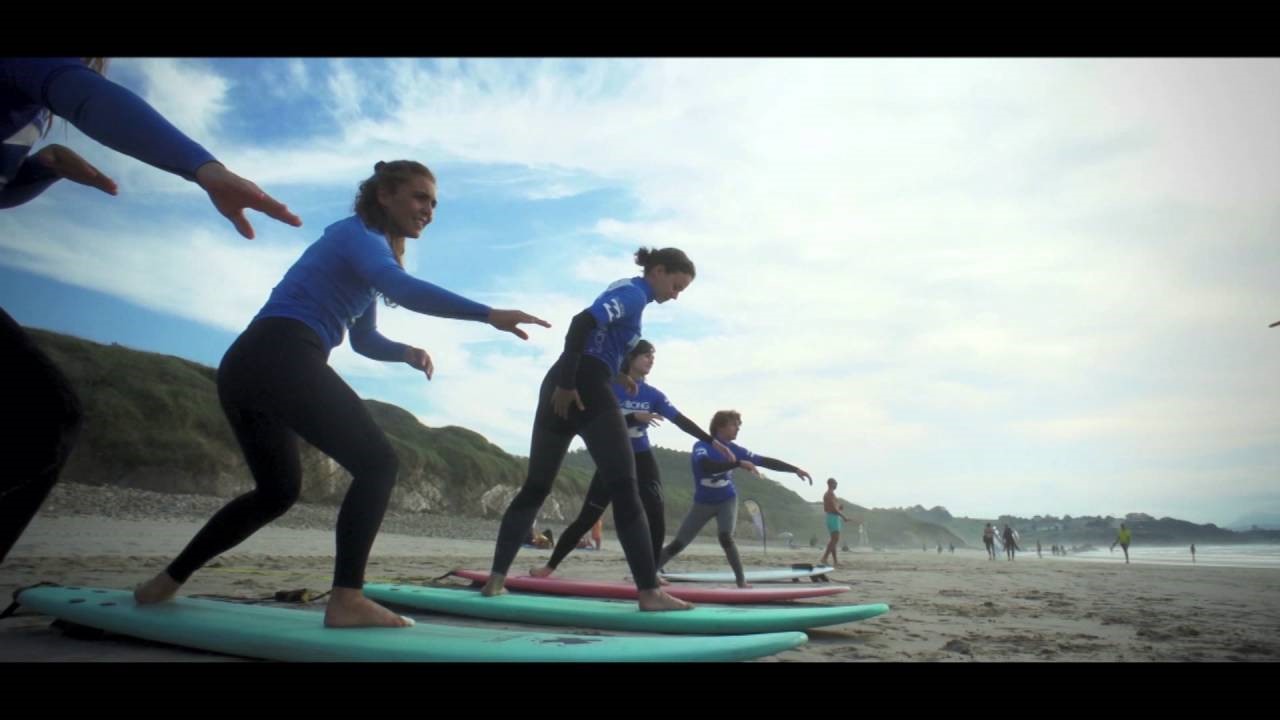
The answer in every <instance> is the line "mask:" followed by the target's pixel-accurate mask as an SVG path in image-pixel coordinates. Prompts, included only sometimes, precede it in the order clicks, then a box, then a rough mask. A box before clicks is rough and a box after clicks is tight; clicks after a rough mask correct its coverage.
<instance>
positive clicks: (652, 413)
mask: <svg viewBox="0 0 1280 720" xmlns="http://www.w3.org/2000/svg"><path fill="white" fill-rule="evenodd" d="M653 356H654V347H653V344H652V343H650V342H649V341H648V340H641V341H640V342H638V343H636V346H635V347H634V348H633V349H632V350H631V351H630V352H628V353H627V357H626V359H625V360H623V362H622V372H623V374H625V375H628V376H629V377H630V378H631V379H632V380H633V381H634V382H635V384H636V387H637V390H636V394H635V395H634V396H631V395H628V394H627V390H626V388H625V387H623V386H622V385H621V384H619V383H616V382H615V383H613V394H614V397H616V398H617V399H618V404H619V405H621V408H622V413H623V416H624V417H625V419H626V423H627V430H628V432H629V434H630V435H631V450H632V452H633V453H634V454H635V457H636V480H637V483H638V486H639V491H640V502H641V503H642V504H643V505H644V514H645V518H646V519H647V520H648V521H649V538H650V541H651V543H652V545H653V556H654V557H655V558H656V557H658V554H659V553H661V552H662V543H663V540H665V538H666V517H665V516H664V512H665V508H664V507H663V502H662V477H661V475H660V474H659V472H658V463H657V461H656V460H654V457H653V451H652V450H651V449H650V447H649V427H650V426H656V425H657V424H658V423H660V422H661V421H662V418H666V419H668V420H670V421H671V422H672V423H674V424H675V426H676V427H678V428H680V429H681V430H683V431H685V432H686V433H689V434H690V435H692V436H693V437H695V438H697V439H699V440H702V441H703V442H708V443H712V444H713V445H715V446H716V447H717V448H718V449H719V450H720V453H721V455H722V456H723V457H724V458H725V459H731V458H732V457H733V455H732V453H730V452H729V448H727V447H725V446H724V445H722V444H721V443H720V442H719V441H718V440H716V439H715V438H713V437H711V436H710V435H708V434H707V433H706V431H705V430H703V429H702V428H700V427H698V426H697V425H696V424H695V423H694V422H693V421H692V420H690V419H689V418H687V417H685V416H684V414H683V413H681V412H680V411H679V410H677V409H676V406H675V405H672V404H671V401H669V400H668V399H667V396H666V394H665V393H663V392H662V391H661V390H659V389H658V388H656V387H654V386H652V385H650V384H649V383H647V382H645V378H647V377H648V375H649V373H650V372H651V371H652V370H653V360H654V357H653ZM609 495H610V493H609V488H608V486H607V485H605V483H604V478H603V476H601V474H600V471H599V470H596V472H595V474H594V475H592V477H591V486H590V487H589V488H587V496H586V499H585V500H584V501H583V503H582V510H581V511H580V512H579V513H578V517H577V518H576V519H575V520H574V521H573V522H572V523H570V524H569V527H567V528H565V530H564V532H563V533H561V535H560V540H559V542H557V543H556V547H555V550H553V551H552V552H551V557H550V558H549V559H548V560H547V564H546V565H545V566H543V567H541V568H538V569H536V570H533V571H532V572H531V573H530V574H531V575H534V576H536V577H548V576H550V575H551V574H552V573H553V572H555V570H556V568H557V567H559V566H560V562H561V561H563V560H564V559H565V557H567V556H568V555H569V553H571V552H573V551H574V549H575V548H577V547H578V541H579V540H581V539H582V536H583V535H585V534H586V533H587V531H588V530H590V529H591V527H592V526H593V525H595V523H596V521H597V520H599V519H600V517H601V516H602V515H604V510H605V508H606V507H608V505H609Z"/></svg>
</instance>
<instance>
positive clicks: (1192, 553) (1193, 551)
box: [1191, 543, 1196, 562]
mask: <svg viewBox="0 0 1280 720" xmlns="http://www.w3.org/2000/svg"><path fill="white" fill-rule="evenodd" d="M1195 561H1196V544H1195V543H1191V562H1195Z"/></svg>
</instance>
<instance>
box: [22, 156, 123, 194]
mask: <svg viewBox="0 0 1280 720" xmlns="http://www.w3.org/2000/svg"><path fill="white" fill-rule="evenodd" d="M31 157H32V158H33V159H35V160H36V161H38V162H39V163H40V164H42V165H44V166H45V167H47V168H49V169H50V170H52V171H53V173H54V174H55V175H57V176H58V177H60V178H63V179H65V180H70V181H71V182H74V183H80V184H81V185H88V186H89V187H92V188H97V189H99V190H101V191H102V192H104V193H106V194H108V195H117V194H119V192H118V190H117V188H116V181H115V180H112V179H111V178H109V177H107V176H106V175H105V174H103V172H102V171H101V170H99V169H98V168H96V167H94V166H93V165H91V164H90V163H89V161H88V160H85V159H84V158H82V157H80V155H79V154H77V153H76V151H74V150H72V149H71V148H69V147H66V146H64V145H57V144H53V145H45V146H44V147H42V148H40V150H38V151H37V152H36V154H34V155H32V156H31Z"/></svg>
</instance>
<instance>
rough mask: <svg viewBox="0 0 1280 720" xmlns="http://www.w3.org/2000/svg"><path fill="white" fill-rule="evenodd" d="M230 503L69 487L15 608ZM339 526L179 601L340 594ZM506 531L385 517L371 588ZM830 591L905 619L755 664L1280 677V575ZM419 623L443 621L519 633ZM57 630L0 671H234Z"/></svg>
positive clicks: (1099, 569)
mask: <svg viewBox="0 0 1280 720" xmlns="http://www.w3.org/2000/svg"><path fill="white" fill-rule="evenodd" d="M153 496H154V497H153ZM220 504H221V501H220V500H218V499H217V498H204V497H195V496H165V495H159V494H155V493H140V492H139V491H126V490H120V489H107V488H91V487H86V486H71V487H65V488H64V487H61V486H60V487H59V488H57V489H56V491H55V494H54V495H53V496H52V497H51V498H50V501H49V502H47V503H46V505H45V508H44V509H43V510H42V511H41V513H40V514H39V515H38V516H37V517H36V519H35V520H34V521H33V522H32V524H31V526H30V527H29V528H28V530H27V532H26V533H25V535H24V536H23V538H22V540H21V541H20V542H19V544H18V545H17V547H16V548H15V549H14V550H13V552H12V553H11V554H10V556H9V558H8V559H7V560H6V561H5V563H4V565H3V566H0V592H3V593H4V596H3V597H4V598H6V602H7V600H8V599H9V598H10V597H11V596H12V593H13V591H14V590H16V589H17V588H20V587H23V586H26V585H30V584H34V583H37V582H41V581H50V582H55V583H60V584H78V585H88V586H94V587H107V588H130V587H132V586H133V585H134V584H136V583H137V582H139V581H141V580H143V579H145V578H147V577H149V576H150V575H152V574H153V573H155V572H156V571H157V570H159V569H161V568H163V567H164V565H165V564H166V563H167V562H168V560H169V559H170V558H171V557H172V555H173V554H174V553H176V552H177V551H178V550H179V549H180V548H181V547H182V545H183V544H185V543H186V542H187V541H188V540H189V539H190V538H191V536H192V535H193V534H194V532H195V531H196V530H197V529H198V528H199V526H200V524H201V523H202V522H203V518H204V517H207V515H204V513H207V512H212V510H211V508H216V507H217V506H218V505H220ZM206 506H207V507H206ZM335 515H336V508H331V507H314V506H312V507H308V506H301V505H300V506H298V507H296V508H294V510H292V511H290V513H289V515H286V516H285V518H282V519H281V520H280V521H278V522H277V523H276V524H274V525H272V526H269V527H267V528H265V529H264V530H263V531H262V532H260V533H259V534H258V535H256V536H254V537H253V538H251V539H250V540H249V541H247V542H245V543H244V544H243V545H241V546H240V547H239V548H237V549H236V550H234V551H233V552H231V553H229V554H227V555H224V556H222V557H221V558H219V559H217V560H215V561H214V563H212V564H211V565H210V566H208V567H206V568H205V569H204V570H202V571H201V572H199V573H197V574H196V575H195V576H194V577H193V578H192V580H191V581H190V582H189V583H188V584H187V585H186V587H185V588H184V593H185V594H207V595H223V596H234V597H240V598H264V597H268V596H270V595H272V594H273V593H274V592H275V591H278V590H291V589H299V588H308V589H311V590H315V591H324V590H327V589H328V588H329V582H330V579H331V571H332V560H331V555H332V546H333V533H332V531H331V530H329V529H326V526H325V523H330V524H331V523H332V518H333V517H334V516H335ZM496 525H497V523H496V521H493V520H479V519H475V520H469V519H465V518H454V517H450V518H443V517H439V516H403V517H397V516H388V521H387V523H386V525H384V530H383V533H382V534H381V535H380V536H379V538H378V541H377V543H376V544H375V546H374V549H373V555H372V558H371V560H370V564H369V570H368V576H367V579H368V581H370V582H398V583H419V584H425V583H430V582H432V581H433V580H434V579H435V578H438V577H439V576H442V575H444V574H446V573H447V572H448V571H450V570H452V569H454V568H460V567H466V568H475V569H487V567H488V564H489V561H490V559H491V557H492V551H493V543H492V539H491V538H492V536H493V533H494V532H495V530H496ZM555 529H556V530H557V531H558V530H559V529H560V528H559V527H556V528H555ZM741 550H742V555H743V560H744V563H745V564H746V565H748V566H749V567H753V566H754V567H760V566H777V565H786V564H789V563H792V562H816V561H817V559H818V555H819V554H820V552H821V550H820V549H817V550H814V549H810V548H808V547H805V548H793V549H788V548H785V547H784V548H775V547H772V546H771V547H770V548H769V550H768V553H767V555H766V554H764V553H763V552H762V549H761V548H760V547H759V546H758V545H750V544H748V545H744V546H743V547H742V548H741ZM548 554H549V553H548V552H547V551H545V550H541V551H540V550H531V549H525V550H522V551H521V554H520V556H519V557H518V558H517V559H516V564H515V566H514V567H513V572H525V571H527V570H528V568H530V567H532V566H534V565H539V564H541V561H542V560H544V559H545V558H546V557H547V555H548ZM726 568H727V565H726V563H725V562H724V558H723V555H722V553H721V551H720V548H719V546H718V545H716V544H714V543H709V542H699V543H695V544H694V545H693V546H691V547H690V548H689V549H688V550H686V551H685V552H684V553H683V555H682V556H681V557H680V558H679V559H677V561H675V562H673V563H672V565H671V566H670V567H669V569H670V570H673V571H674V570H722V569H726ZM561 574H562V575H564V576H566V577H584V578H598V579H614V580H620V579H623V578H624V577H625V576H626V575H627V566H626V562H625V560H624V558H623V556H622V552H621V549H620V547H619V546H618V544H617V541H616V539H615V538H614V537H612V535H611V534H610V533H606V539H605V549H604V550H603V551H601V552H579V553H576V554H574V555H572V556H570V558H569V559H568V560H566V561H565V563H564V564H563V565H562V566H561ZM832 579H833V580H835V581H837V582H841V583H844V584H848V585H851V586H852V587H853V591H852V592H849V593H845V594H842V595H837V596H833V597H829V598H823V599H820V600H812V601H806V602H812V603H823V604H860V603H868V602H885V603H888V604H889V605H890V606H891V608H892V610H891V611H890V612H889V613H888V614H887V615H883V616H880V617H877V618H873V619H870V620H866V621H863V622H859V623H851V624H846V625H841V626H835V627H831V628H825V629H820V630H815V631H812V632H810V633H809V637H810V640H809V642H808V643H807V644H806V645H804V646H802V647H800V648H799V649H796V650H793V651H788V652H784V653H781V654H779V655H776V656H773V657H770V658H765V659H763V660H760V661H758V662H828V661H895V662H904V661H905V662H913V661H926V662H970V661H1013V662H1056V661H1073V662H1093V661H1097V662H1116V661H1174V662H1179V661H1276V660H1280V632H1278V630H1280V569H1274V568H1236V567H1209V566H1191V567H1188V566H1163V565H1142V564H1138V563H1135V564H1132V565H1124V564H1123V562H1122V561H1116V562H1077V561H1070V560H1067V561H1063V560H1061V559H1059V558H1053V557H1051V556H1050V555H1048V554H1047V553H1046V555H1045V557H1043V558H1037V557H1036V556H1035V554H1034V553H1029V554H1023V555H1020V556H1019V557H1018V559H1017V560H1016V561H1014V562H1008V561H1006V560H1004V559H1003V558H1002V559H1000V560H997V561H989V560H987V558H986V555H985V554H984V553H983V552H981V551H975V550H957V551H956V552H955V553H954V554H951V553H942V554H936V553H934V552H927V553H926V552H921V551H920V550H919V549H898V550H893V549H890V550H885V551H879V552H876V551H871V550H855V551H852V552H849V553H842V554H841V567H840V569H839V570H837V571H836V572H834V573H833V574H832ZM439 582H441V583H445V584H457V585H463V584H465V583H464V582H463V581H461V580H457V579H455V578H448V579H445V580H441V581H439ZM321 603H323V600H321V601H318V602H316V603H312V606H314V607H317V608H318V607H320V605H321ZM414 614H415V615H416V617H418V618H419V619H423V620H427V621H431V622H446V623H458V624H468V625H476V626H486V625H487V626H492V627H516V626H513V625H507V624H501V623H486V622H485V621H479V620H475V621H473V620H467V619H461V618H441V617H434V616H431V615H430V614H428V613H414ZM50 620H51V618H49V617H47V616H43V615H39V614H36V613H33V612H31V611H28V610H20V611H19V612H18V613H17V614H16V615H15V616H13V617H10V618H8V619H5V620H3V621H0V660H3V661H28V662H30V661H36V662H39V661H67V660H75V661H107V662H119V661H165V662H175V661H188V660H190V661H204V662H207V661H223V660H236V659H235V658H227V657H224V656H218V655H211V654H207V653H202V652H195V651H187V650H183V649H180V648H169V647H164V646H160V645H155V644H151V643H144V642H139V641H132V640H129V639H127V638H119V637H108V638H106V639H82V638H76V637H70V636H67V635H65V634H64V633H62V632H61V631H60V630H58V629H55V628H51V627H50ZM525 627H527V628H536V629H547V628H537V626H525Z"/></svg>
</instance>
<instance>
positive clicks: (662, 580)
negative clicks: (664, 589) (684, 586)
mask: <svg viewBox="0 0 1280 720" xmlns="http://www.w3.org/2000/svg"><path fill="white" fill-rule="evenodd" d="M658 584H659V585H670V584H671V581H670V580H668V579H666V578H664V577H662V576H661V575H659V576H658Z"/></svg>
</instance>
